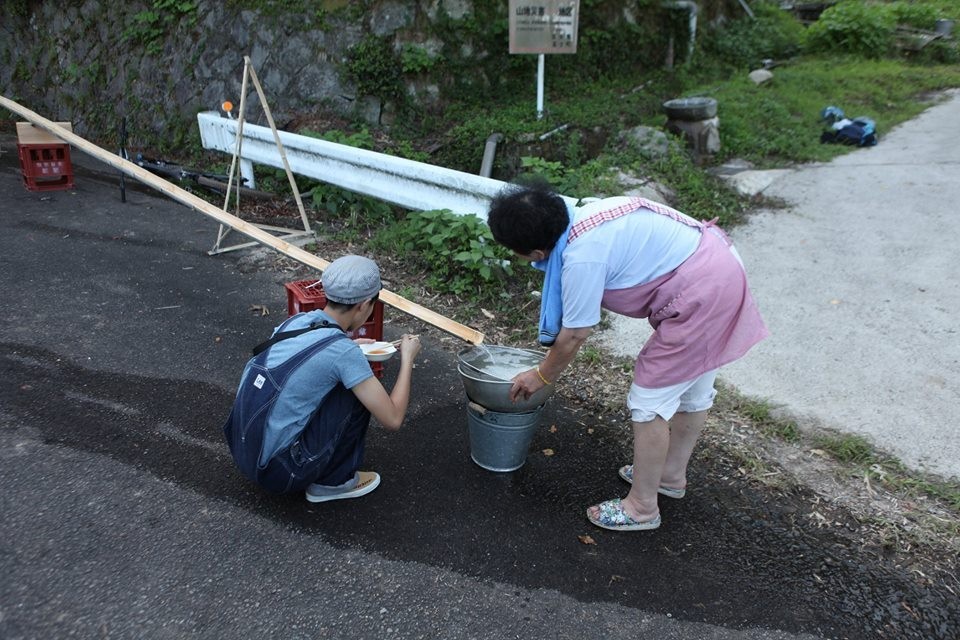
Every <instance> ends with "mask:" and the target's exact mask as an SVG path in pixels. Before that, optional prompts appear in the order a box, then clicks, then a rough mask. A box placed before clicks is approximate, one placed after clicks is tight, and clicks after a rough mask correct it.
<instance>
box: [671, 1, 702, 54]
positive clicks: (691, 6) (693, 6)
mask: <svg viewBox="0 0 960 640" xmlns="http://www.w3.org/2000/svg"><path fill="white" fill-rule="evenodd" d="M663 6H665V7H667V8H668V9H682V10H684V11H686V12H687V14H688V16H689V19H688V21H687V29H688V30H689V32H690V37H689V39H688V41H687V59H686V62H690V59H691V58H692V57H693V44H694V41H695V40H696V37H697V12H698V11H699V8H698V7H697V3H696V2H694V1H693V0H670V2H665V3H663Z"/></svg>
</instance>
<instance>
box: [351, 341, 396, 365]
mask: <svg viewBox="0 0 960 640" xmlns="http://www.w3.org/2000/svg"><path fill="white" fill-rule="evenodd" d="M360 349H361V350H362V351H363V355H364V356H366V358H367V360H369V361H370V362H383V361H384V360H389V359H390V358H391V357H393V354H395V353H396V352H397V348H396V347H395V346H393V345H392V344H390V343H389V342H371V343H368V344H361V345H360Z"/></svg>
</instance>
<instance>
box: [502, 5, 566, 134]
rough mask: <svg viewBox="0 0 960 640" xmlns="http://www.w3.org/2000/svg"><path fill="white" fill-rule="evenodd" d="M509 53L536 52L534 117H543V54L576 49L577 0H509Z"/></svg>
mask: <svg viewBox="0 0 960 640" xmlns="http://www.w3.org/2000/svg"><path fill="white" fill-rule="evenodd" d="M509 11H510V53H536V54H539V56H538V59H537V120H539V119H541V118H543V77H544V66H545V64H544V54H547V53H576V52H577V26H578V24H579V20H580V0H510V8H509Z"/></svg>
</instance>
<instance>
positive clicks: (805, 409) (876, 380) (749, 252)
mask: <svg viewBox="0 0 960 640" xmlns="http://www.w3.org/2000/svg"><path fill="white" fill-rule="evenodd" d="M881 126H882V123H881ZM764 194H765V195H767V196H771V197H774V198H781V199H783V200H785V201H786V202H787V204H788V207H787V208H786V209H772V210H761V211H759V212H757V213H756V215H753V216H752V217H751V218H750V221H749V222H748V223H747V224H746V225H743V226H740V227H738V228H736V229H734V231H733V233H732V234H731V235H732V236H733V238H734V240H735V242H736V244H737V246H738V247H739V250H740V252H741V254H742V255H743V257H744V260H745V262H746V263H747V267H748V271H749V276H750V281H751V285H752V287H753V290H754V293H755V294H756V297H757V300H758V303H759V305H760V307H761V310H762V312H763V314H764V317H765V318H766V320H767V323H768V325H769V327H770V330H771V334H772V335H771V337H770V338H769V339H767V340H766V341H764V342H763V343H761V344H760V345H758V346H757V347H755V348H754V349H753V351H751V353H750V354H748V355H747V356H746V357H745V358H744V359H742V360H740V361H739V362H737V363H734V364H733V365H730V366H729V367H726V368H725V369H724V370H723V372H722V374H721V377H722V378H723V379H724V380H725V381H727V382H729V383H732V384H733V385H734V386H736V387H737V388H739V389H740V390H741V391H742V392H744V393H746V394H747V395H750V396H753V397H759V398H765V399H768V400H769V401H770V402H771V403H772V404H774V405H778V406H782V407H783V408H784V409H785V410H786V411H787V412H788V413H790V414H791V415H794V416H796V417H798V418H800V419H801V422H802V423H803V424H808V425H810V424H818V425H823V426H826V427H831V428H835V429H838V430H840V431H842V432H847V433H852V434H859V435H862V436H865V437H867V438H868V439H869V440H870V441H872V442H873V443H874V444H875V445H876V446H878V447H880V448H881V449H884V450H886V451H889V452H890V453H892V454H894V455H896V456H897V457H899V458H900V459H901V460H903V461H904V462H905V463H906V464H908V465H910V466H912V467H914V468H921V469H925V470H927V471H931V472H934V473H938V474H941V475H944V476H953V477H960V439H958V438H957V435H956V419H955V417H956V414H957V407H958V405H960V402H958V400H960V332H958V329H957V322H958V318H960V276H958V275H957V265H956V257H957V256H958V253H960V252H958V248H957V242H956V240H955V238H954V237H953V235H954V229H955V227H956V215H957V211H958V208H960V207H958V205H960V92H958V91H952V92H950V93H949V94H948V99H947V100H946V101H944V102H942V103H940V104H938V105H936V106H934V107H932V108H930V109H928V110H927V111H926V112H924V113H923V114H922V115H920V116H919V117H917V118H916V119H914V120H912V121H910V122H908V123H905V124H903V125H901V126H899V127H897V128H896V129H894V130H893V131H889V132H884V131H883V130H882V128H881V139H880V144H878V145H877V146H876V147H872V148H868V149H860V150H856V151H853V152H851V153H849V154H847V155H844V156H842V157H839V158H837V159H835V160H833V161H831V162H829V163H825V164H813V165H807V166H803V167H800V168H798V169H797V170H795V171H790V172H786V173H779V174H777V175H776V176H775V179H774V180H773V182H772V183H771V184H770V186H769V187H768V188H767V189H766V190H765V191H764ZM640 325H645V321H640V322H639V323H638V321H631V320H627V319H624V318H619V317H617V318H615V321H614V322H613V323H612V328H611V329H610V330H609V331H608V332H606V335H604V336H602V339H603V340H604V341H605V343H606V344H608V345H609V346H611V347H612V348H616V349H618V350H621V351H623V352H625V353H627V352H631V351H632V352H633V353H635V352H636V349H637V346H636V345H637V344H638V343H639V342H642V339H644V338H645V336H646V335H647V333H648V330H647V329H646V327H645V326H640Z"/></svg>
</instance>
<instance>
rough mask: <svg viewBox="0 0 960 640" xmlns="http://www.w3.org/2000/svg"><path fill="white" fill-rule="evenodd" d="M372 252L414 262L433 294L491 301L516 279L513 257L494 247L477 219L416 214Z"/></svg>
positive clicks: (380, 237) (385, 233)
mask: <svg viewBox="0 0 960 640" xmlns="http://www.w3.org/2000/svg"><path fill="white" fill-rule="evenodd" d="M373 246H374V247H375V248H377V249H380V250H386V251H391V252H393V253H396V254H398V255H402V256H406V257H407V258H412V259H413V260H415V261H416V262H417V263H419V264H420V265H421V266H422V268H423V269H424V270H425V271H426V272H427V284H428V285H429V286H430V287H431V288H432V289H434V290H435V291H440V292H444V293H451V294H454V295H457V296H468V297H475V298H478V299H490V298H491V297H492V296H496V293H494V291H495V290H496V289H497V288H498V286H499V282H500V281H501V280H502V279H503V278H504V277H505V276H509V275H511V274H512V273H513V268H512V266H511V264H510V261H509V260H508V259H507V258H508V256H509V252H508V251H507V250H505V249H503V248H502V247H500V246H499V245H497V244H496V243H495V242H494V241H493V237H492V236H491V235H490V229H489V227H487V225H486V224H484V222H483V221H482V220H481V219H480V218H478V217H477V216H475V215H465V216H461V215H456V214H454V213H452V212H450V211H448V210H434V211H414V212H411V213H410V214H408V215H407V217H406V218H404V219H403V220H400V221H399V222H397V223H396V224H393V225H391V226H389V227H387V228H385V229H383V230H381V231H380V233H378V234H377V236H376V238H375V239H374V241H373Z"/></svg>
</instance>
